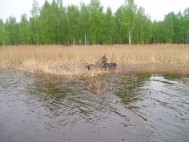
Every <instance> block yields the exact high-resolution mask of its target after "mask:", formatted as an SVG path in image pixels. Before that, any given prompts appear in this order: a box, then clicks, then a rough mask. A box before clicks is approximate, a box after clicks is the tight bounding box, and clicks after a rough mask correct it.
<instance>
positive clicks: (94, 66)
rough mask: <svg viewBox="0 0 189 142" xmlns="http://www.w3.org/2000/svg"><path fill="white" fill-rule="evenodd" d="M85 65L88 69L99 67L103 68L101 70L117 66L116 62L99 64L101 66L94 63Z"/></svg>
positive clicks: (112, 68)
mask: <svg viewBox="0 0 189 142" xmlns="http://www.w3.org/2000/svg"><path fill="white" fill-rule="evenodd" d="M85 67H86V68H87V69H88V70H91V69H95V68H99V69H103V70H114V69H116V68H117V64H116V63H104V64H101V66H99V65H96V64H88V65H86V66H85Z"/></svg>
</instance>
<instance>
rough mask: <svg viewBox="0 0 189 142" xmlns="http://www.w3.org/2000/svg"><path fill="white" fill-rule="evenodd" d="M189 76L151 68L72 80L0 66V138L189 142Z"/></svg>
mask: <svg viewBox="0 0 189 142" xmlns="http://www.w3.org/2000/svg"><path fill="white" fill-rule="evenodd" d="M188 80H189V78H188V77H187V76H181V75H150V74H143V75H133V74H121V75H120V74H119V75H110V76H108V77H106V76H105V77H99V78H98V79H90V80H88V79H83V80H69V79H66V78H61V79H60V78H57V77H53V76H50V75H49V76H45V75H44V76H43V75H34V74H26V73H22V72H14V71H10V70H9V71H0V108H1V109H0V141H10V142H11V141H14V142H24V141H37V142H42V141H57V142H58V141H62V140H64V141H83V142H85V141H91V142H93V141H104V142H106V141H107V142H111V141H145V142H146V141H184V142H185V141H188V139H189V136H188V132H189V93H188V92H189V84H188ZM99 84H100V86H99ZM107 86H108V87H107ZM93 89H96V90H97V91H96V90H93ZM99 91H100V93H99Z"/></svg>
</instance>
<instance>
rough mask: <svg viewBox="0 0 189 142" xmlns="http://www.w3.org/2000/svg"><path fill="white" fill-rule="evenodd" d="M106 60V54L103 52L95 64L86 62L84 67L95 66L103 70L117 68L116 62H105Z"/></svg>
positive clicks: (91, 67) (93, 67) (89, 68)
mask: <svg viewBox="0 0 189 142" xmlns="http://www.w3.org/2000/svg"><path fill="white" fill-rule="evenodd" d="M107 61H108V60H107V58H106V54H103V56H102V58H101V59H100V60H98V61H97V62H96V63H95V64H88V65H86V66H85V67H86V68H87V69H88V70H91V69H95V68H99V69H103V70H114V69H116V68H117V64H116V63H107Z"/></svg>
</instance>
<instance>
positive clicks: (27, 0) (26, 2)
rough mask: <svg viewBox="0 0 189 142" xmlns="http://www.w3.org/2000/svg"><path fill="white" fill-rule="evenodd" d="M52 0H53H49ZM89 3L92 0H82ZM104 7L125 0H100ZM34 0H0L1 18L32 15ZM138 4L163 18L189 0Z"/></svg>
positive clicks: (154, 17) (73, 0)
mask: <svg viewBox="0 0 189 142" xmlns="http://www.w3.org/2000/svg"><path fill="white" fill-rule="evenodd" d="M37 1H38V4H39V6H40V7H41V6H42V5H43V4H44V1H45V0H37ZM48 1H49V2H51V1H52V0H48ZM82 1H83V2H84V3H86V4H88V3H89V2H90V0H82ZM100 1H101V4H102V5H103V7H104V8H105V9H106V8H107V7H111V9H112V10H113V12H115V11H116V10H117V9H118V8H119V7H120V6H121V5H122V4H123V3H124V0H100ZM32 2H33V0H0V19H3V21H5V20H6V19H8V18H9V17H10V16H14V17H16V19H17V21H20V17H21V15H23V14H24V13H25V14H27V16H28V17H29V16H30V13H31V12H30V11H31V9H32ZM80 2H81V0H63V4H64V6H67V5H68V4H75V5H79V4H80ZM135 4H136V5H137V6H141V7H143V8H144V9H145V12H146V13H147V14H148V15H149V16H150V17H151V19H152V20H158V21H159V20H163V18H164V16H165V14H168V13H169V12H172V11H174V12H175V13H177V12H179V11H181V12H183V11H184V9H185V8H187V7H189V0H135Z"/></svg>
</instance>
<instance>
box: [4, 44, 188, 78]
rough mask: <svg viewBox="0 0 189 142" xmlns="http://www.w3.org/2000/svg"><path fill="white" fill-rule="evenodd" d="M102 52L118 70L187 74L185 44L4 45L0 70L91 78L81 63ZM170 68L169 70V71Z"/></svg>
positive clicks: (90, 73) (99, 56)
mask: <svg viewBox="0 0 189 142" xmlns="http://www.w3.org/2000/svg"><path fill="white" fill-rule="evenodd" d="M103 53H106V54H107V58H108V62H116V63H117V64H118V69H117V72H121V71H144V72H145V71H146V72H148V71H149V72H150V71H151V72H156V71H157V72H158V71H162V72H163V71H166V70H169V71H178V72H179V71H180V68H182V67H184V69H183V70H186V72H189V70H188V68H187V65H189V45H173V44H160V45H132V46H128V45H113V46H99V45H95V46H58V45H57V46H56V45H53V46H38V47H36V46H6V47H0V65H1V67H13V68H16V69H20V70H25V71H31V72H36V71H40V72H46V73H53V74H63V75H91V76H94V75H96V74H99V73H103V71H100V70H92V71H87V70H86V68H85V64H87V63H95V62H96V61H97V60H99V59H100V58H101V57H102V54H103ZM171 68H173V69H171Z"/></svg>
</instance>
